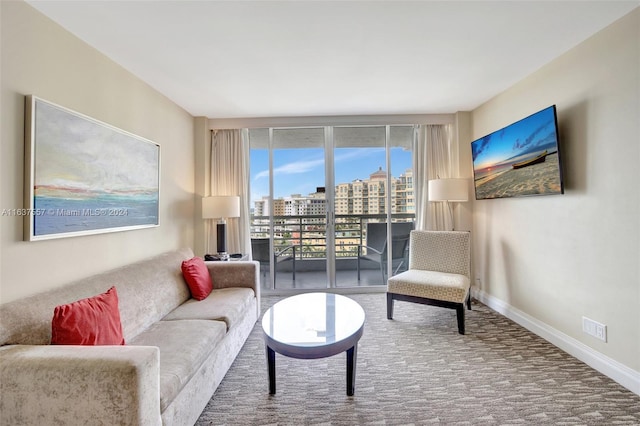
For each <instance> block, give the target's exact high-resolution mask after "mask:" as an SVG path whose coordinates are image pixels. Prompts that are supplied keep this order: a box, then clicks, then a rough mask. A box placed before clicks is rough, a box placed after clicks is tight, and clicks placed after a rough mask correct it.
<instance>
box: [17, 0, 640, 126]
mask: <svg viewBox="0 0 640 426" xmlns="http://www.w3.org/2000/svg"><path fill="white" fill-rule="evenodd" d="M28 3H30V4H31V5H32V6H34V7H35V8H37V9H38V10H40V11H41V12H42V13H44V14H45V15H47V16H49V17H50V18H51V19H53V20H54V21H56V22H58V23H59V24H60V25H61V26H63V27H64V28H66V29H67V30H69V31H70V32H72V33H73V34H75V35H76V36H77V37H79V38H80V39H82V40H84V41H86V42H87V43H88V44H89V45H91V46H93V47H95V48H96V49H98V50H99V51H101V52H103V53H104V54H105V55H106V56H108V57H110V58H111V59H112V60H114V61H115V62H117V63H119V64H120V65H121V66H123V67H124V68H126V69H127V70H129V71H130V72H132V73H133V74H135V75H137V76H138V77H139V78H141V79H142V80H144V81H145V82H147V83H148V84H149V85H151V86H152V87H154V88H155V89H156V90H158V91H159V92H161V93H163V94H164V95H165V96H167V97H168V98H169V99H171V100H173V101H174V102H175V103H177V104H178V105H180V106H181V107H183V108H184V109H185V110H186V111H188V112H189V113H190V114H192V115H194V116H205V117H209V118H244V117H296V116H322V115H377V114H435V113H453V112H456V111H468V110H472V109H474V108H475V107H477V106H478V105H480V104H482V103H483V102H485V101H487V100H489V99H490V98H492V97H493V96H495V95H497V94H498V93H500V92H502V91H503V90H505V89H507V88H508V87H510V86H511V85H513V84H514V83H516V82H518V81H519V80H521V79H523V78H524V77H526V76H527V75H529V74H531V73H532V72H534V71H536V70H537V69H539V68H540V67H541V66H543V65H544V64H546V63H548V62H550V61H551V60H553V59H554V58H556V57H558V56H559V55H561V54H562V53H564V52H566V51H567V50H569V49H571V48H572V47H574V46H576V45H577V44H579V43H580V42H582V41H583V40H585V39H586V38H588V37H589V36H591V35H592V34H594V33H595V32H597V31H599V30H600V29H602V28H604V27H606V26H607V25H609V24H610V23H612V22H613V21H615V20H616V19H618V18H620V17H621V16H623V15H625V14H626V13H628V12H629V11H631V10H632V9H634V8H635V7H638V5H640V1H639V0H635V1H533V2H525V1H509V2H507V1H493V2H489V1H465V2H463V1H439V2H437V1H413V2H404V1H392V0H389V1H313V2H312V1H298V2H294V1H276V2H272V1H235V2H234V1H170V0H165V1H148V0H147V1H131V0H130V1H57V0H46V1H42V0H38V1H35V0H31V1H28Z"/></svg>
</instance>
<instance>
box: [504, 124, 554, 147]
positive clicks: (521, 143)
mask: <svg viewBox="0 0 640 426" xmlns="http://www.w3.org/2000/svg"><path fill="white" fill-rule="evenodd" d="M550 124H551V121H547V122H546V123H544V124H542V125H541V126H540V127H538V128H537V129H535V130H534V131H533V132H531V134H530V135H529V136H528V137H527V138H526V139H525V140H524V141H521V140H520V139H516V141H515V142H514V144H513V149H514V150H519V149H522V148H526V147H527V146H529V145H530V144H531V143H532V142H533V141H534V139H535V137H536V135H537V134H538V133H540V132H541V131H542V130H544V129H545V128H546V127H547V126H549V125H550ZM538 145H539V143H538Z"/></svg>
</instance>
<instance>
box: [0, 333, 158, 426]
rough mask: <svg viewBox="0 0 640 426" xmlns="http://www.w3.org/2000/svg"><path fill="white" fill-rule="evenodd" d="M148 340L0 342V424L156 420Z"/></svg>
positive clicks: (154, 358)
mask: <svg viewBox="0 0 640 426" xmlns="http://www.w3.org/2000/svg"><path fill="white" fill-rule="evenodd" d="M159 363H160V352H159V349H158V348H157V347H153V346H64V345H61V346H55V345H34V346H32V345H10V346H4V347H2V348H0V393H1V394H2V398H0V424H3V425H10V424H83V425H95V424H111V425H160V424H161V423H162V421H161V418H160V373H159V371H160V370H159Z"/></svg>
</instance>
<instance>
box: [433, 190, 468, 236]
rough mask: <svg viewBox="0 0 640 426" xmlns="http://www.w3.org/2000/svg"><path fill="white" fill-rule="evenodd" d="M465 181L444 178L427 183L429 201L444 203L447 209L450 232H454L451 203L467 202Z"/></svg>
mask: <svg viewBox="0 0 640 426" xmlns="http://www.w3.org/2000/svg"><path fill="white" fill-rule="evenodd" d="M467 185H468V184H467V179H460V178H446V179H433V180H430V181H429V201H444V202H445V203H447V207H448V208H449V216H450V217H451V230H452V231H455V226H454V222H453V211H452V209H451V204H450V203H451V202H456V203H460V202H466V201H468V200H469V189H468V188H467Z"/></svg>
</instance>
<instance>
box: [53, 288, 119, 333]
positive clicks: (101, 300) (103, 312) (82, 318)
mask: <svg viewBox="0 0 640 426" xmlns="http://www.w3.org/2000/svg"><path fill="white" fill-rule="evenodd" d="M51 344H53V345H124V337H122V324H121V323H120V311H119V310H118V292H117V291H116V288H115V287H111V288H110V289H109V290H107V291H106V292H105V293H102V294H99V295H97V296H94V297H89V298H87V299H81V300H78V301H76V302H73V303H69V304H67V305H60V306H56V308H55V309H54V311H53V320H52V321H51Z"/></svg>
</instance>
